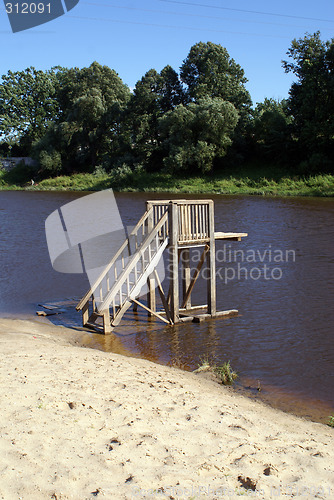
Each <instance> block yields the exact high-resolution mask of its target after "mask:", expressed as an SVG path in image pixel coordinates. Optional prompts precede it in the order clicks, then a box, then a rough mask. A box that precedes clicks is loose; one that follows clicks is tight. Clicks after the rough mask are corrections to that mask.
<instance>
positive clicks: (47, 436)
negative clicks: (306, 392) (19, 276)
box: [0, 319, 334, 500]
mask: <svg viewBox="0 0 334 500" xmlns="http://www.w3.org/2000/svg"><path fill="white" fill-rule="evenodd" d="M0 342H1V352H2V356H1V362H0V377H1V380H2V393H1V416H0V436H1V437H0V450H1V454H0V470H1V479H0V498H4V499H6V500H12V499H15V500H16V499H18V498H24V500H30V499H31V500H32V499H34V500H42V499H43V500H45V499H46V498H53V499H62V500H66V499H75V500H79V499H80V500H81V499H83V498H85V499H88V498H96V497H97V498H99V497H101V498H124V499H130V498H176V497H177V498H187V499H189V498H211V499H214V498H224V497H234V496H237V495H245V494H246V495H247V496H254V497H255V498H260V499H266V500H267V499H268V498H271V497H278V496H279V497H282V498H291V497H292V496H297V497H298V496H302V498H314V497H315V496H317V498H322V499H329V498H332V496H333V491H334V482H333V477H334V474H333V473H334V466H333V464H334V430H333V429H331V428H330V427H328V426H325V425H322V424H317V423H313V422H309V421H305V420H303V419H300V418H298V417H294V416H292V415H289V414H285V413H282V412H280V411H277V410H274V409H272V408H270V407H267V406H265V405H264V404H262V403H259V402H256V401H252V400H250V399H248V398H245V397H243V396H241V395H239V394H236V393H235V392H234V391H233V390H231V389H230V388H228V387H223V386H221V385H218V384H217V382H216V381H214V380H212V379H205V378H201V377H200V376H199V375H195V374H193V373H188V372H183V371H180V370H177V369H175V368H169V367H166V366H161V365H157V364H154V363H151V362H149V361H145V360H142V359H136V358H129V357H124V356H121V355H118V354H112V353H105V352H101V351H95V350H90V349H85V348H82V347H79V346H78V345H77V344H78V343H80V335H79V334H78V333H73V331H72V330H67V329H66V328H62V327H55V326H53V325H49V324H47V323H45V324H43V323H38V322H33V321H22V320H6V319H0ZM200 488H202V489H201V490H200Z"/></svg>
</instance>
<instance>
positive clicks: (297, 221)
mask: <svg viewBox="0 0 334 500" xmlns="http://www.w3.org/2000/svg"><path fill="white" fill-rule="evenodd" d="M85 194H87V193H80V194H78V193H58V192H48V193H43V192H0V262H1V269H0V314H1V315H2V316H4V315H6V316H9V315H23V316H29V315H30V314H34V313H35V311H36V306H37V304H38V303H45V302H52V301H64V303H65V304H66V303H67V302H68V304H69V305H70V304H71V303H72V302H73V303H74V301H73V300H72V299H73V298H76V297H80V296H81V295H83V294H84V293H85V291H86V289H87V288H88V287H89V285H88V280H87V279H86V277H85V276H82V275H66V274H61V273H57V272H55V271H53V269H52V267H51V264H50V261H49V256H48V251H47V246H46V240H45V235H44V221H45V219H46V217H47V216H48V215H49V214H50V213H51V212H52V211H53V210H55V209H56V208H58V207H59V206H61V205H63V204H64V203H67V202H69V201H71V200H74V199H75V198H77V197H78V196H83V195H85ZM169 197H170V195H167V198H169ZM182 197H183V198H184V196H182ZM196 197H198V196H196ZM159 198H164V199H166V195H164V196H160V195H156V194H150V193H138V194H133V193H131V194H128V193H124V194H117V202H118V206H119V209H120V212H121V216H122V219H123V223H124V224H125V225H134V224H135V223H136V222H137V221H138V219H139V217H140V216H141V215H142V213H143V212H144V210H145V203H144V202H145V200H147V199H159ZM210 198H213V199H214V202H215V224H216V231H240V232H247V233H248V238H245V239H244V240H242V241H241V242H225V243H224V242H222V241H220V242H217V248H216V250H217V300H218V310H222V309H224V310H225V309H234V308H236V309H238V310H239V316H237V317H233V318H230V319H221V320H214V321H213V320H211V321H206V322H204V323H201V324H192V323H188V324H182V325H177V326H175V327H168V326H166V327H165V326H164V325H163V324H160V323H159V321H156V320H149V321H148V320H147V317H146V315H145V314H144V313H142V312H139V313H138V314H137V315H134V314H133V313H132V312H128V313H127V315H126V317H125V320H124V322H123V324H122V327H121V328H120V329H119V336H118V337H115V336H114V335H112V336H110V337H103V336H101V335H97V334H87V336H86V337H87V338H86V342H87V343H88V344H89V345H91V346H93V347H96V348H100V349H106V350H116V351H118V352H120V351H122V350H125V351H130V352H132V353H135V354H136V355H139V356H141V357H145V358H148V359H152V360H155V361H158V362H161V363H168V364H177V365H179V366H184V367H185V368H188V369H193V368H196V367H197V365H198V363H199V362H200V358H203V357H206V356H207V357H209V358H210V359H214V360H215V361H216V362H217V363H218V364H219V363H222V362H224V361H226V360H230V361H231V365H232V366H233V368H234V369H235V370H237V371H238V372H239V374H240V380H241V382H242V385H243V386H244V387H250V388H251V389H249V393H250V394H253V395H254V397H261V398H263V399H265V400H268V401H269V402H271V403H272V404H274V405H275V406H279V407H281V408H283V409H288V410H293V411H295V412H297V413H300V414H303V415H309V416H311V417H313V418H315V419H318V420H322V421H324V419H325V420H326V418H327V415H328V414H329V413H330V412H332V413H333V411H334V369H333V367H334V332H333V330H334V307H333V305H334V304H333V302H334V301H333V299H334V224H333V221H334V200H333V199H314V198H313V199H311V198H262V197H250V196H213V197H210ZM236 250H238V252H237V253H235V251H236ZM193 259H194V260H196V255H195V254H194V255H193ZM195 265H196V263H194V266H195ZM232 278H234V279H232ZM205 286H206V285H205V281H204V280H202V281H199V283H197V285H196V287H195V289H194V294H193V303H195V304H196V303H197V304H203V303H204V302H205V297H206V292H205ZM59 318H60V316H59ZM61 321H64V322H66V321H67V322H70V323H71V324H78V325H79V324H80V316H79V315H76V314H74V312H73V308H71V307H69V313H68V315H67V316H66V314H65V315H64V316H63V318H62V320H61ZM257 387H261V389H262V390H261V392H258V391H257V390H256V389H257Z"/></svg>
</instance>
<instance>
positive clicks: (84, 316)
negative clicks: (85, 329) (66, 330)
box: [82, 300, 89, 326]
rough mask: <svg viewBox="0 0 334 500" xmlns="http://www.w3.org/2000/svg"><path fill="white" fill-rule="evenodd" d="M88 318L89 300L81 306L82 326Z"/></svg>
mask: <svg viewBox="0 0 334 500" xmlns="http://www.w3.org/2000/svg"><path fill="white" fill-rule="evenodd" d="M88 320H89V302H88V300H87V302H86V303H85V305H84V306H83V308H82V326H85V325H86V324H87V323H88Z"/></svg>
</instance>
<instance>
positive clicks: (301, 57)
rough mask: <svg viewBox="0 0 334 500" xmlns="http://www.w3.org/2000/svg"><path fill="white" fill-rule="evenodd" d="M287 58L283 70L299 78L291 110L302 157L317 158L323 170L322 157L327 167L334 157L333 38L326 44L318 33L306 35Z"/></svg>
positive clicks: (294, 89) (290, 103)
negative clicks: (288, 59)
mask: <svg viewBox="0 0 334 500" xmlns="http://www.w3.org/2000/svg"><path fill="white" fill-rule="evenodd" d="M287 55H288V56H289V58H290V61H282V64H283V67H284V69H285V71H286V73H289V72H292V73H293V74H294V75H295V76H296V77H297V81H296V82H294V83H293V84H292V85H291V88H290V92H289V109H290V112H291V114H292V116H293V118H294V134H295V137H296V139H297V140H298V143H299V151H300V155H301V158H303V157H304V158H305V159H306V158H307V157H308V158H310V157H311V156H312V155H315V156H314V159H315V160H316V163H317V164H318V166H317V168H321V166H320V164H321V163H322V162H321V161H320V159H321V157H322V158H323V163H324V165H327V166H326V167H325V168H328V165H329V163H328V162H330V161H331V159H332V158H333V155H334V39H332V40H330V41H326V42H323V41H322V40H321V39H320V33H319V32H316V33H314V34H313V35H310V34H306V35H305V36H304V37H303V38H300V39H299V40H296V39H294V40H293V41H292V43H291V47H290V48H289V50H288V52H287ZM310 161H311V163H312V160H309V162H310ZM319 163H320V164H319Z"/></svg>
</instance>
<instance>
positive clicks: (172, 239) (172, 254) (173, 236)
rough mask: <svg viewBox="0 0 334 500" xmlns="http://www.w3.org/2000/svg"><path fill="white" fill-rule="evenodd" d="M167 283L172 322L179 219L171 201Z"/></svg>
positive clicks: (175, 314)
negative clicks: (169, 292)
mask: <svg viewBox="0 0 334 500" xmlns="http://www.w3.org/2000/svg"><path fill="white" fill-rule="evenodd" d="M168 210H169V262H168V267H169V283H170V289H171V294H170V309H171V316H172V321H173V323H177V322H178V320H179V262H178V239H179V220H178V215H179V214H178V205H177V203H175V202H173V201H171V202H170V203H169V207H168Z"/></svg>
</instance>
